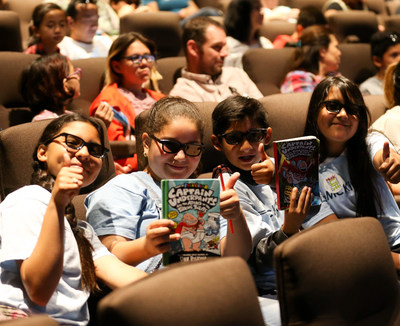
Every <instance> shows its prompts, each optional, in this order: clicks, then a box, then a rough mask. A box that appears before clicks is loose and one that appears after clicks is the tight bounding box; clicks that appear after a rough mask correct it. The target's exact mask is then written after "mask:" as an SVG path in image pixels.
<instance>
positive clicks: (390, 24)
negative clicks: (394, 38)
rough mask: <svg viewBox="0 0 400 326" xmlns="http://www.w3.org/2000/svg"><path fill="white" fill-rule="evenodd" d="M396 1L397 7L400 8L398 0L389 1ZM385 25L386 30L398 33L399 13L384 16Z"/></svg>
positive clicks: (399, 26)
mask: <svg viewBox="0 0 400 326" xmlns="http://www.w3.org/2000/svg"><path fill="white" fill-rule="evenodd" d="M390 2H395V3H397V6H398V8H400V1H390ZM385 27H386V30H388V31H393V32H397V33H400V15H392V16H388V17H385Z"/></svg>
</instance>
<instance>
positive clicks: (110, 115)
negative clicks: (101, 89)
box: [94, 102, 114, 128]
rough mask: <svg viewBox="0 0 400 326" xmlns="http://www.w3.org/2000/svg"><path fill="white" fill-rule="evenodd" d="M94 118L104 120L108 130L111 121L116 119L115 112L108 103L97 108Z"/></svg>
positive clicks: (102, 103)
mask: <svg viewBox="0 0 400 326" xmlns="http://www.w3.org/2000/svg"><path fill="white" fill-rule="evenodd" d="M94 116H95V117H96V118H98V119H100V120H103V122H104V124H105V125H106V127H107V128H108V126H109V125H110V123H111V121H112V120H113V119H114V112H113V110H112V108H111V106H110V104H108V103H107V102H101V103H100V105H99V106H98V107H97V109H96V112H95V114H94Z"/></svg>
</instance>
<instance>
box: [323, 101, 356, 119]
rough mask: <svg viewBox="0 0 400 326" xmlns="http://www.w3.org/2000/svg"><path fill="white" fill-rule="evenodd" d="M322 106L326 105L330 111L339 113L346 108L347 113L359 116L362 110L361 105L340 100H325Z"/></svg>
mask: <svg viewBox="0 0 400 326" xmlns="http://www.w3.org/2000/svg"><path fill="white" fill-rule="evenodd" d="M320 107H325V108H326V110H327V111H328V112H329V113H333V114H338V113H339V112H340V111H341V110H342V109H345V111H346V113H347V114H350V115H355V116H359V115H360V111H361V110H362V106H361V105H357V104H344V103H342V102H340V101H338V100H330V101H323V102H321V104H320Z"/></svg>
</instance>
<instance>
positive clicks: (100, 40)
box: [58, 35, 112, 60]
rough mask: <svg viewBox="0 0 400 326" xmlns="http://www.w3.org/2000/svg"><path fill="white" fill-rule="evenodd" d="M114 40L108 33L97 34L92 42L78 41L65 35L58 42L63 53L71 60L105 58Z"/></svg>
mask: <svg viewBox="0 0 400 326" xmlns="http://www.w3.org/2000/svg"><path fill="white" fill-rule="evenodd" d="M111 44H112V40H111V38H110V37H108V36H106V35H95V36H94V37H93V41H92V43H83V42H78V41H75V40H73V39H72V38H70V37H69V36H65V37H64V39H63V40H62V41H61V42H60V43H59V44H58V47H59V48H60V52H61V54H63V55H65V56H67V57H68V58H70V59H71V60H76V59H87V58H105V57H107V56H108V50H109V49H110V47H111Z"/></svg>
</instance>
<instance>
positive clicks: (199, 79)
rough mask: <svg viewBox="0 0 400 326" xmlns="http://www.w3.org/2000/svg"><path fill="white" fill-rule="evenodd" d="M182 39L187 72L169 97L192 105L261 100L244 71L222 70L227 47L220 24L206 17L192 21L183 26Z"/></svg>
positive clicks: (184, 69)
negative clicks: (243, 97)
mask: <svg viewBox="0 0 400 326" xmlns="http://www.w3.org/2000/svg"><path fill="white" fill-rule="evenodd" d="M182 39H183V48H184V51H185V56H186V68H183V69H182V71H181V77H180V78H178V80H177V82H176V84H175V85H174V87H173V88H172V90H171V92H170V95H172V96H180V97H182V98H185V99H187V100H189V101H192V102H220V101H222V100H224V99H226V98H227V97H229V96H231V95H246V96H249V97H252V98H256V99H258V98H261V97H262V96H263V95H262V93H261V92H260V91H259V89H258V88H257V86H256V85H255V84H254V82H253V81H252V80H251V79H250V77H249V76H248V75H247V74H246V73H245V72H244V71H243V69H240V68H235V67H223V65H224V61H225V58H226V56H227V55H228V47H227V44H226V33H225V29H224V27H223V26H222V25H221V24H220V23H218V22H217V21H215V20H214V19H212V18H209V17H197V18H194V19H192V20H190V21H189V22H188V23H187V24H186V25H185V28H184V30H183V36H182Z"/></svg>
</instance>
